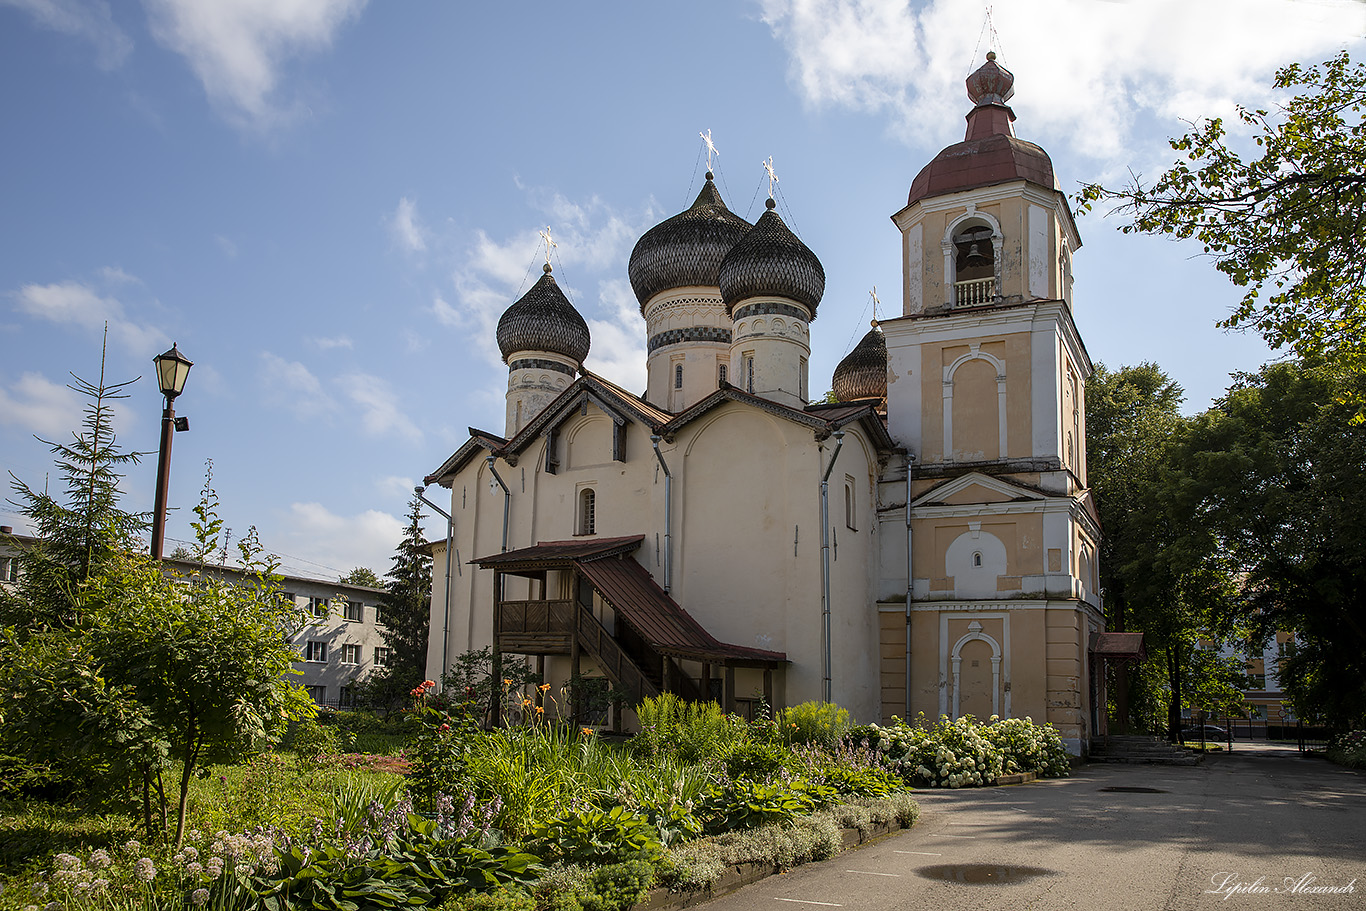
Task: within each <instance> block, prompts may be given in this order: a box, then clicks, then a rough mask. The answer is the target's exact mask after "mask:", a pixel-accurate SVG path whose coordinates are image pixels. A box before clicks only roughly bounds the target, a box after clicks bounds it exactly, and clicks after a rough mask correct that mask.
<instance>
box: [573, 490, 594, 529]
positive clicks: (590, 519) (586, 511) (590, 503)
mask: <svg viewBox="0 0 1366 911" xmlns="http://www.w3.org/2000/svg"><path fill="white" fill-rule="evenodd" d="M597 501H598V496H597V494H596V493H594V492H593V488H591V487H585V488H584V489H583V490H582V491H580V492H579V532H578V533H579V534H581V535H591V534H596V533H597V527H598V502H597Z"/></svg>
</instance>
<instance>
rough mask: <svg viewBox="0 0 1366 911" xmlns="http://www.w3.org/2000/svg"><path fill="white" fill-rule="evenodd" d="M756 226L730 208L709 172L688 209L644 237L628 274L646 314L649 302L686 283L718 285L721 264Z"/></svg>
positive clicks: (641, 238)
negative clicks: (700, 190)
mask: <svg viewBox="0 0 1366 911" xmlns="http://www.w3.org/2000/svg"><path fill="white" fill-rule="evenodd" d="M751 227H752V226H751V225H750V223H749V222H747V221H745V220H744V219H743V218H741V217H740V216H738V215H736V214H735V213H734V212H732V211H730V210H729V209H727V208H726V204H725V203H724V202H722V201H721V193H720V191H718V190H717V189H716V184H714V183H712V173H711V171H708V172H707V182H706V183H705V184H704V185H703V187H702V192H700V193H698V194H697V199H696V200H695V201H694V202H693V204H692V206H691V207H690V208H689V209H687V210H686V211H683V212H680V213H679V214H677V215H675V216H673V217H672V218H667V219H665V220H664V221H662V222H660V223H659V224H657V225H655V226H654V227H653V228H651V229H650V230H648V231H646V232H645V233H644V234H642V235H641V237H640V240H638V241H636V246H635V249H634V250H632V251H631V262H630V264H629V266H628V267H627V268H628V271H629V273H630V276H631V287H632V288H633V289H634V290H635V292H636V299H637V300H639V301H640V308H641V311H642V312H644V310H645V304H646V302H647V301H649V299H650V298H652V297H654V296H655V295H656V294H658V293H659V292H661V291H667V290H669V289H670V288H681V287H684V286H685V285H705V286H715V285H716V284H717V274H718V273H719V272H720V270H721V260H723V259H725V257H726V254H727V253H729V252H730V251H731V248H732V247H734V246H735V245H736V243H738V242H739V240H740V238H742V237H744V236H745V235H746V234H747V233H749V230H750V228H751Z"/></svg>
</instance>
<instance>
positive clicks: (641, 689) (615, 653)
mask: <svg viewBox="0 0 1366 911" xmlns="http://www.w3.org/2000/svg"><path fill="white" fill-rule="evenodd" d="M578 636H579V644H580V645H581V646H583V647H584V648H585V649H587V650H588V652H589V654H591V655H592V656H593V657H594V658H595V659H597V662H598V667H600V668H601V669H602V672H603V673H604V674H606V675H607V677H608V679H609V680H611V681H612V683H614V684H615V685H616V687H617V689H619V690H621V691H622V692H623V693H625V694H626V697H627V699H628V700H629V701H630V703H631V705H639V704H640V701H641V700H642V699H644V698H645V697H646V696H658V695H659V687H657V686H655V683H654V681H653V680H651V679H650V678H649V677H647V676H645V672H644V671H642V670H641V669H640V666H639V665H637V664H636V663H635V662H634V661H632V660H631V656H630V655H628V654H626V652H625V650H623V649H622V647H621V646H620V645H619V644H618V643H617V640H615V639H613V638H612V634H611V633H609V632H607V628H606V627H604V626H603V625H602V624H601V623H599V622H598V618H597V617H594V616H593V612H592V611H590V610H588V609H587V608H585V607H583V606H580V607H579V629H578Z"/></svg>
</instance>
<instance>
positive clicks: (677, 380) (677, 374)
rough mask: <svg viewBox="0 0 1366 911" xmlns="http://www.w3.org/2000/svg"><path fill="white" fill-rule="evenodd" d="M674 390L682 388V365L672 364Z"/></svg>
mask: <svg viewBox="0 0 1366 911" xmlns="http://www.w3.org/2000/svg"><path fill="white" fill-rule="evenodd" d="M674 388H675V389H682V388H683V365H682V364H674Z"/></svg>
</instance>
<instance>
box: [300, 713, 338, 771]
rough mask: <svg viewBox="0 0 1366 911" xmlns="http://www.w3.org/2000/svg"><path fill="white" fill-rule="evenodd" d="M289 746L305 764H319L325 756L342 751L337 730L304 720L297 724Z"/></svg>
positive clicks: (307, 719) (313, 721)
mask: <svg viewBox="0 0 1366 911" xmlns="http://www.w3.org/2000/svg"><path fill="white" fill-rule="evenodd" d="M289 745H290V747H291V748H293V750H294V754H295V755H296V756H298V757H299V759H300V760H302V761H303V762H317V761H318V759H319V757H321V756H323V755H324V754H327V753H338V752H340V751H341V737H340V736H339V735H338V734H337V730H336V728H334V727H332V726H330V725H328V726H324V725H321V724H319V723H318V722H317V721H316V720H314V719H312V718H304V719H301V720H300V721H298V722H296V723H295V725H294V730H293V733H292V734H291V735H290V738H289Z"/></svg>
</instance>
